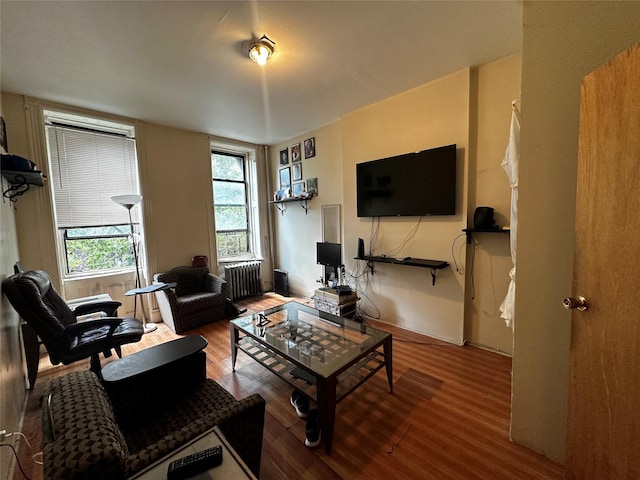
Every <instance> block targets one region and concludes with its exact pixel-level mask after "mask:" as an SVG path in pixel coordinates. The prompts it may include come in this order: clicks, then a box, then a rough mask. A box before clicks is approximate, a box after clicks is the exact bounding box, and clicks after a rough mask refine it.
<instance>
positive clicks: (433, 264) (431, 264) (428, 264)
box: [355, 255, 449, 285]
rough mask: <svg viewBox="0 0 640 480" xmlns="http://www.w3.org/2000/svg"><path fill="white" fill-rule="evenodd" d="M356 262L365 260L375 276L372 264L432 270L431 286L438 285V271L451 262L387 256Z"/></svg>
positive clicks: (368, 256) (367, 258) (369, 256)
mask: <svg viewBox="0 0 640 480" xmlns="http://www.w3.org/2000/svg"><path fill="white" fill-rule="evenodd" d="M355 259H356V260H363V261H365V262H367V265H368V267H369V269H370V270H371V274H372V275H373V264H372V263H391V264H393V265H407V266H410V267H421V268H430V269H431V284H432V285H435V284H436V270H442V269H444V268H447V267H448V266H449V262H445V261H444V260H429V259H426V258H413V257H403V258H396V257H387V256H373V255H365V256H364V257H355Z"/></svg>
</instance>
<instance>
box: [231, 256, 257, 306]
mask: <svg viewBox="0 0 640 480" xmlns="http://www.w3.org/2000/svg"><path fill="white" fill-rule="evenodd" d="M224 278H225V280H226V281H227V284H228V286H229V295H230V296H231V300H237V299H239V298H245V297H252V296H256V295H262V279H261V278H260V262H244V263H236V264H233V265H226V266H225V267H224Z"/></svg>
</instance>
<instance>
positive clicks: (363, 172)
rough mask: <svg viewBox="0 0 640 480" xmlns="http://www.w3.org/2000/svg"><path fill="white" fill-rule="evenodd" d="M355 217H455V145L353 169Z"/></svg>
mask: <svg viewBox="0 0 640 480" xmlns="http://www.w3.org/2000/svg"><path fill="white" fill-rule="evenodd" d="M356 188H357V202H358V217H389V216H422V215H455V213H456V145H455V144H453V145H446V146H444V147H438V148H432V149H429V150H423V151H421V152H415V153H406V154H404V155H398V156H395V157H389V158H382V159H380V160H373V161H370V162H364V163H358V164H357V165H356Z"/></svg>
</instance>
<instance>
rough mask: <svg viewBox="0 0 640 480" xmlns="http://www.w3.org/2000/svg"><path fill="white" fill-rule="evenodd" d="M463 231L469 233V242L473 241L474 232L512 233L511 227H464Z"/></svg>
mask: <svg viewBox="0 0 640 480" xmlns="http://www.w3.org/2000/svg"><path fill="white" fill-rule="evenodd" d="M462 231H463V232H464V233H466V234H467V243H471V240H473V234H474V233H510V232H511V230H510V229H509V227H502V228H501V229H499V230H498V229H495V228H463V229H462Z"/></svg>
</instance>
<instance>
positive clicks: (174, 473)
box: [167, 445, 222, 480]
mask: <svg viewBox="0 0 640 480" xmlns="http://www.w3.org/2000/svg"><path fill="white" fill-rule="evenodd" d="M221 463H222V447H221V446H220V445H216V446H215V447H211V448H207V449H206V450H202V451H201V452H197V453H193V454H191V455H187V456H186V457H182V458H178V459H177V460H174V461H173V462H171V463H170V464H169V470H168V471H167V480H182V479H184V478H189V477H193V476H194V475H197V474H198V473H201V472H205V471H207V470H209V469H211V468H213V467H217V466H218V465H220V464H221Z"/></svg>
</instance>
